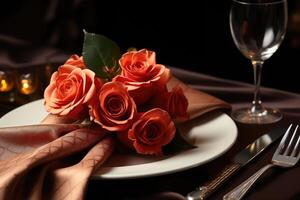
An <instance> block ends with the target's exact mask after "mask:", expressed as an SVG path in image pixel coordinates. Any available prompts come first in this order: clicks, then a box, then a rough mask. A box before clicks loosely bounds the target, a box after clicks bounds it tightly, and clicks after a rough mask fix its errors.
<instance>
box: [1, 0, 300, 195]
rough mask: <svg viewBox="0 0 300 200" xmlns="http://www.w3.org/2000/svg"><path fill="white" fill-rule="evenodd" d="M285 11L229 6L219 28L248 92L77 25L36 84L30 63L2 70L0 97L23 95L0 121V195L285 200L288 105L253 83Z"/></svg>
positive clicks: (291, 133) (298, 153)
mask: <svg viewBox="0 0 300 200" xmlns="http://www.w3.org/2000/svg"><path fill="white" fill-rule="evenodd" d="M287 9H288V8H287V1H286V0H266V1H250V0H232V2H231V7H230V13H229V20H228V21H229V27H228V28H230V31H231V36H232V39H233V43H234V44H235V45H236V47H237V49H238V50H239V51H240V52H241V54H243V55H244V57H245V58H246V59H249V60H250V61H251V64H252V66H253V73H254V84H253V85H249V84H245V83H242V82H238V81H231V80H226V79H221V78H216V77H210V76H206V75H203V74H200V73H196V72H191V71H188V70H183V69H179V68H176V67H170V66H166V65H164V64H161V63H159V62H158V61H157V56H159V51H157V52H155V51H153V50H151V49H148V48H141V49H136V48H129V49H127V51H121V50H120V47H119V46H118V44H117V43H116V42H115V41H113V40H111V39H110V38H109V37H107V36H104V35H102V34H97V33H92V32H88V31H87V30H83V32H84V38H83V44H82V53H81V55H79V54H75V53H74V54H71V55H68V56H65V55H64V57H65V60H63V62H62V63H61V64H60V65H58V66H57V67H49V65H47V63H46V67H45V68H44V69H43V70H44V71H45V73H46V74H43V77H42V79H44V80H42V79H41V80H39V78H38V74H40V73H41V71H40V70H38V71H36V68H32V67H31V68H28V70H29V72H25V73H24V74H25V75H21V76H18V75H19V74H20V71H18V70H13V71H10V72H9V73H8V71H4V70H3V72H2V73H0V75H1V76H0V78H1V85H0V86H1V87H0V88H2V89H3V88H4V89H5V90H4V89H3V90H0V92H2V94H1V95H2V96H3V97H4V96H5V98H7V97H11V98H12V97H14V98H15V93H14V92H12V91H13V87H16V88H17V89H16V90H17V91H19V92H20V93H21V92H23V94H22V95H25V96H26V95H28V97H27V96H26V97H24V96H23V97H24V98H25V99H27V98H29V99H30V98H32V97H33V98H32V99H30V101H28V102H27V103H25V104H22V105H21V106H17V107H15V108H14V109H11V111H9V112H5V113H3V116H1V118H0V199H86V198H87V199H89V198H98V197H103V198H104V199H115V198H119V199H178V200H179V199H188V200H198V199H201V200H202V199H225V200H228V199H259V198H260V199H268V198H273V197H274V194H270V193H268V191H270V190H271V189H274V188H278V187H279V186H282V188H286V189H287V190H289V191H290V193H288V194H286V196H284V195H283V196H282V195H281V196H280V195H279V196H278V199H280V198H286V197H289V198H295V199H296V198H297V197H299V190H297V186H295V187H289V185H285V184H284V183H287V182H288V178H291V177H293V179H292V180H293V182H295V180H296V179H297V174H298V178H299V167H298V165H297V163H298V161H299V159H300V131H299V130H298V129H299V128H298V127H299V125H298V124H299V121H298V119H299V116H300V114H299V112H298V110H297V105H298V104H297V103H300V98H299V95H298V94H294V93H285V92H283V91H279V90H273V89H271V88H264V87H261V86H260V85H261V78H262V76H261V75H262V73H261V72H262V67H263V64H264V63H265V61H267V60H268V59H271V57H272V55H273V54H274V53H275V52H276V51H277V49H278V48H279V47H280V44H281V43H282V42H283V40H284V37H285V34H286V29H287V23H288V22H287V20H288V13H287V12H288V11H287ZM53 55H54V54H53ZM241 56H242V55H241ZM48 59H49V58H48ZM249 65H250V64H249ZM0 72H1V71H0ZM26 73H27V75H26ZM43 73H44V72H43ZM28 74H29V75H28ZM11 77H13V78H11ZM16 77H18V78H16ZM18 79H22V80H21V81H19V82H20V83H22V84H23V85H22V84H21V85H20V84H19V85H18V84H15V83H14V81H18ZM25 79H26V81H27V82H26V84H25V82H24V80H25ZM200 83H201V84H200ZM202 83H203V84H202ZM9 84H10V85H9ZM24 84H25V85H24ZM39 84H40V85H39ZM43 84H44V86H45V87H42V86H43ZM225 87H226V88H227V89H226V90H223V89H224V88H225ZM38 88H43V89H42V91H40V92H41V93H42V96H39V95H37V92H38ZM31 90H32V92H31ZM253 90H254V93H253V92H252V91H253ZM24 91H25V92H24ZM26 91H29V92H27V93H26ZM250 91H251V92H250ZM252 93H253V94H252ZM251 95H253V101H252V102H249V101H247V99H249V96H251ZM237 97H238V98H237ZM263 97H267V98H266V101H264V98H263ZM262 101H264V102H265V103H262ZM1 106H2V105H1ZM294 108H295V109H294ZM271 168H274V169H276V170H277V168H280V169H281V168H282V169H281V170H279V171H278V170H277V171H276V170H275V172H274V170H271ZM271 172H272V173H273V174H275V175H276V176H272V175H270V173H271ZM263 174H266V175H265V176H263ZM280 174H282V175H280ZM196 175H197V176H199V179H198V178H197V177H195V176H196ZM271 176H272V177H271ZM287 177H288V178H287ZM169 179H170V180H174V184H172V183H171V182H172V181H169ZM271 179H272V180H271ZM270 180H271V181H270ZM264 181H265V182H264ZM180 182H182V184H183V185H179V184H178V183H180ZM260 182H262V183H266V184H265V186H262V185H261V183H260ZM149 183H150V184H153V188H152V189H151V185H150V186H146V185H147V184H149ZM118 184H119V185H118ZM160 184H167V185H163V186H162V185H160ZM168 184H170V185H168ZM137 185H139V190H140V191H138V192H136V195H134V194H135V193H134V192H133V191H134V189H135V188H134V187H138V186H137ZM112 186H113V187H124V188H123V189H122V190H121V191H122V192H120V193H118V192H117V191H118V189H117V188H113V187H112ZM264 187H265V188H264ZM101 188H105V191H102V193H101ZM112 191H114V192H113V194H110V193H111V192H112ZM101 195H102V196H101ZM297 195H298V196H297Z"/></svg>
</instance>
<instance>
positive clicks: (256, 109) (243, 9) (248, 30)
mask: <svg viewBox="0 0 300 200" xmlns="http://www.w3.org/2000/svg"><path fill="white" fill-rule="evenodd" d="M229 18H230V19H229V22H230V31H231V35H232V37H233V41H234V43H235V45H236V46H237V48H238V49H239V50H240V52H241V53H242V54H243V55H244V56H245V57H246V58H248V59H249V60H250V61H251V63H252V65H253V69H254V70H253V71H254V85H255V89H254V99H253V102H252V105H251V106H250V108H241V109H238V110H233V112H232V117H233V118H234V119H235V120H236V121H238V122H241V123H256V124H267V123H274V122H276V121H279V120H280V119H281V118H282V114H281V113H280V111H279V110H278V109H273V108H265V107H264V106H263V105H262V103H261V100H260V82H261V70H262V66H263V64H264V61H266V60H267V59H269V58H270V57H271V56H272V55H273V54H274V53H275V52H276V51H277V49H278V48H279V46H280V44H281V42H282V41H283V39H284V36H285V32H286V26H287V18H288V16H287V1H286V0H232V5H231V10H230V17H229Z"/></svg>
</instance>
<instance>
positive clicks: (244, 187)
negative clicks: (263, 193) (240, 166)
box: [223, 164, 274, 200]
mask: <svg viewBox="0 0 300 200" xmlns="http://www.w3.org/2000/svg"><path fill="white" fill-rule="evenodd" d="M273 166H274V165H273V164H268V165H266V166H264V167H263V168H261V169H260V170H259V171H257V172H256V173H255V174H253V175H252V176H251V177H249V178H248V179H247V180H245V181H244V182H243V183H241V184H240V185H239V186H237V187H236V188H234V189H233V190H231V191H230V192H229V193H227V194H226V195H224V197H223V200H239V199H241V198H242V197H243V196H244V195H245V194H246V193H247V192H248V190H249V189H250V188H251V187H252V185H253V184H254V183H255V182H256V181H257V179H258V178H259V177H260V176H261V175H262V174H263V173H264V172H265V171H267V170H268V169H270V168H271V167H273Z"/></svg>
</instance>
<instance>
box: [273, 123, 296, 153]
mask: <svg viewBox="0 0 300 200" xmlns="http://www.w3.org/2000/svg"><path fill="white" fill-rule="evenodd" d="M292 126H293V124H290V126H289V127H288V129H287V130H286V132H285V134H284V136H283V138H282V139H281V141H280V144H279V145H278V147H277V149H276V151H275V153H274V156H275V155H278V154H279V153H280V151H281V150H283V148H284V143H285V140H286V138H287V137H288V135H289V132H290V130H291V128H292Z"/></svg>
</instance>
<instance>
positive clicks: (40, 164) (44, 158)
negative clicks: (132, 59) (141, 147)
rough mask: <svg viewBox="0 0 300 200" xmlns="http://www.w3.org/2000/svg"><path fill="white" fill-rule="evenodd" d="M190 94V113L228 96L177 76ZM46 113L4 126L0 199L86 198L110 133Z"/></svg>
mask: <svg viewBox="0 0 300 200" xmlns="http://www.w3.org/2000/svg"><path fill="white" fill-rule="evenodd" d="M177 85H179V86H180V87H182V88H183V91H184V93H185V95H186V97H187V99H188V102H189V106H188V113H189V115H190V119H192V118H195V117H199V116H201V115H203V114H205V113H207V112H210V111H212V110H216V109H230V105H229V104H227V103H226V102H224V101H222V100H220V99H218V98H216V97H213V96H210V95H208V94H206V93H203V92H200V91H197V90H194V89H192V88H191V87H189V86H187V85H185V84H184V83H182V82H181V81H179V80H178V79H176V78H174V77H173V78H172V79H171V80H170V81H169V83H168V87H169V88H172V87H174V86H177ZM70 122H71V121H70V120H69V119H67V118H64V117H57V116H53V115H48V116H47V117H46V118H45V119H44V120H43V121H42V122H41V124H39V125H30V126H19V127H7V128H0V199H54V200H57V199H72V200H73V199H83V198H84V193H85V189H86V185H87V182H88V180H89V177H90V176H91V175H92V173H93V172H95V171H96V170H97V169H98V168H99V167H101V165H102V164H103V163H104V162H105V161H106V160H107V159H108V157H109V156H110V155H111V154H112V152H113V149H114V141H113V138H112V136H111V135H110V133H107V132H106V131H104V130H102V129H101V128H100V127H90V128H84V127H82V125H78V124H69V123H70Z"/></svg>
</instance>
